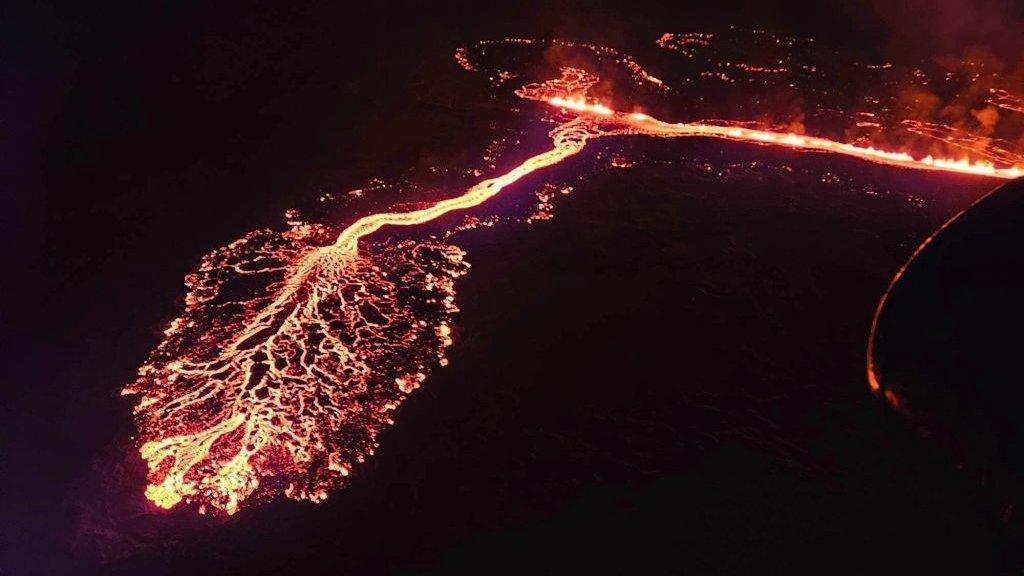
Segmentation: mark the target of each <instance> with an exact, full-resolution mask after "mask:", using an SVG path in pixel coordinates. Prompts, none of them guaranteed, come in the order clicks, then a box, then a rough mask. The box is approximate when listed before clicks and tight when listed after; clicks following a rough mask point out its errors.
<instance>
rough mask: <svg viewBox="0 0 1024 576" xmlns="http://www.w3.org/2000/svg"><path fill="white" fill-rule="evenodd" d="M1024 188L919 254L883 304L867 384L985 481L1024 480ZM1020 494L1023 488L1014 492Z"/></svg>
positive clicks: (1000, 191)
mask: <svg viewBox="0 0 1024 576" xmlns="http://www.w3.org/2000/svg"><path fill="white" fill-rule="evenodd" d="M1022 270H1024V179H1018V180H1015V181H1013V182H1010V183H1008V184H1006V185H1004V186H1001V187H999V188H997V189H996V190H994V191H993V192H991V193H990V194H988V195H987V196H985V197H984V198H982V199H981V200H979V201H978V202H976V203H975V204H974V205H973V206H971V207H970V208H968V209H967V210H965V211H964V212H962V213H960V214H958V215H957V216H955V217H954V218H953V219H951V220H950V221H949V222H947V223H946V224H945V225H943V226H942V227H941V228H940V229H939V231H938V232H936V233H935V234H933V235H932V236H931V237H930V238H928V239H927V240H925V242H924V243H923V244H922V245H921V246H920V247H919V248H918V249H917V251H916V252H915V254H914V255H913V256H912V257H911V258H910V260H909V261H908V262H907V264H905V265H904V267H903V268H902V269H901V270H900V272H899V273H898V274H897V275H896V277H895V278H894V279H893V281H892V283H891V284H890V286H889V289H888V291H887V292H886V294H885V295H884V296H883V298H882V301H881V302H880V303H879V306H878V310H877V312H876V314H875V319H874V322H873V324H872V331H871V336H870V338H869V341H868V380H869V382H870V384H871V387H872V388H873V389H875V390H876V391H878V392H879V393H881V394H882V395H884V397H885V398H886V399H888V400H889V402H890V403H891V404H893V405H894V406H895V407H896V408H897V409H898V410H899V411H900V412H903V413H904V414H906V415H907V416H908V417H909V418H910V420H911V421H912V422H914V424H915V425H917V426H918V427H919V428H920V429H921V431H922V433H924V434H925V435H927V436H930V437H932V438H934V439H935V440H936V441H938V443H939V444H940V445H942V446H943V447H944V448H947V449H948V450H950V451H951V452H952V454H953V456H954V457H955V458H956V459H957V461H958V463H960V464H965V465H967V466H969V467H970V468H972V469H979V470H980V471H981V473H982V476H983V478H985V479H992V480H998V479H1003V480H1009V481H1010V484H1011V485H1016V484H1017V482H1016V480H1017V479H1019V477H1020V475H1021V473H1022V472H1024V374H1022V370H1021V362H1022V360H1024V333H1022V330H1024V272H1022ZM1014 491H1015V492H1016V489H1014Z"/></svg>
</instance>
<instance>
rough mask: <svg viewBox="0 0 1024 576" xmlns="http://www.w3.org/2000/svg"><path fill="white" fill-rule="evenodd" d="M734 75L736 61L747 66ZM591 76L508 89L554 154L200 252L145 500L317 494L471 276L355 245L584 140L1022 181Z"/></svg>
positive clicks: (160, 362) (392, 248) (157, 398)
mask: <svg viewBox="0 0 1024 576" xmlns="http://www.w3.org/2000/svg"><path fill="white" fill-rule="evenodd" d="M711 38H712V37H711V36H710V35H688V36H672V35H666V36H665V37H663V38H662V39H661V40H660V41H659V43H662V44H664V45H665V46H666V47H669V48H672V47H675V48H672V49H678V50H684V49H685V50H689V49H690V48H694V47H704V46H707V44H708V43H709V42H710V41H711ZM504 42H508V43H513V44H517V45H526V46H530V45H532V44H533V42H534V41H532V40H527V39H511V40H506V41H504ZM563 45H565V46H571V47H583V48H585V49H587V50H591V51H594V52H596V53H598V54H600V55H604V56H609V57H611V58H614V59H615V61H616V62H618V63H620V64H623V65H625V66H626V67H627V68H628V69H629V70H630V73H631V74H632V75H633V77H634V78H635V79H636V80H637V82H638V83H640V84H642V85H654V86H657V87H659V89H664V88H662V86H663V85H662V83H661V81H660V80H657V79H656V78H654V77H653V76H650V75H649V74H647V73H646V72H645V71H643V69H642V68H640V67H639V65H637V64H636V63H635V62H634V61H633V60H632V58H630V57H627V56H624V55H622V54H620V53H618V52H615V51H611V50H610V49H601V48H600V47H594V46H589V45H577V44H572V43H563ZM455 57H456V60H457V62H458V64H459V65H460V66H462V67H463V68H465V69H467V70H477V69H479V68H478V67H477V66H476V65H475V64H474V63H473V61H472V60H471V59H470V57H469V55H468V54H467V52H466V50H464V49H459V51H457V52H456V56H455ZM744 66H746V67H745V68H744V67H743V66H737V67H739V68H741V69H744V70H747V71H751V70H754V68H751V67H750V66H748V65H744ZM780 70H782V68H781V67H780V68H779V69H778V70H775V69H772V70H754V71H760V72H771V73H773V74H775V73H778V72H779V71H780ZM509 77H511V76H509ZM596 82H597V78H596V77H595V76H593V75H592V74H589V73H587V72H585V71H583V70H579V69H574V68H566V69H564V70H563V74H562V77H561V78H560V79H557V80H552V81H549V82H545V83H541V84H531V85H527V86H524V87H523V88H521V89H520V90H518V91H517V92H516V93H517V94H518V95H519V96H520V97H522V98H525V99H529V100H535V101H540V102H544V103H547V104H549V105H551V106H553V107H555V108H556V109H557V110H558V111H559V113H558V116H560V118H561V123H560V124H558V125H557V126H556V127H555V128H554V129H553V130H552V131H551V132H550V136H551V139H552V147H551V148H550V149H548V150H546V151H544V152H541V153H539V154H536V155H534V156H531V157H529V158H527V159H526V160H525V161H523V162H522V163H520V164H519V165H518V166H516V167H514V168H512V169H511V170H509V171H508V172H506V173H504V174H501V175H499V176H497V177H494V178H490V179H486V180H483V181H481V182H479V183H478V184H476V185H474V186H472V187H470V188H469V189H467V190H466V191H464V192H463V193H462V194H461V195H458V196H455V197H452V198H448V199H445V200H441V201H439V202H436V203H433V204H429V205H427V206H426V207H423V208H420V209H417V210H412V211H396V212H384V213H379V214H372V215H369V216H366V217H363V218H360V219H359V220H357V221H356V222H354V223H353V224H352V225H350V226H348V227H347V228H345V229H344V230H342V231H341V232H340V233H338V234H337V235H336V236H335V235H333V234H332V233H330V232H329V231H328V230H327V229H326V228H324V227H321V226H315V225H311V224H305V223H302V222H301V221H299V220H298V219H297V218H292V222H291V224H292V228H291V230H289V231H287V232H285V233H274V232H271V231H266V230H264V231H257V232H253V233H250V234H249V235H247V236H245V237H244V238H242V239H240V240H238V241H236V242H234V243H233V244H231V245H229V246H226V247H224V248H221V249H219V250H216V251H214V252H213V253H211V254H209V255H208V256H206V257H205V258H204V259H203V261H202V263H201V265H200V266H199V268H198V269H197V270H196V271H195V272H194V273H192V274H189V275H188V277H187V278H186V285H187V287H188V294H187V296H186V298H185V311H184V313H183V314H182V316H181V317H180V318H178V319H176V320H175V321H174V322H172V323H171V326H170V327H169V328H168V329H167V331H166V332H165V339H164V340H163V342H162V343H161V344H160V345H159V346H158V347H157V348H156V349H155V350H154V351H153V352H152V353H151V355H150V357H149V358H148V360H147V361H146V363H145V364H144V365H143V366H142V367H141V368H140V369H139V376H138V379H137V380H136V381H135V382H134V383H132V384H131V385H129V386H127V387H126V388H125V390H124V393H125V394H138V395H140V398H139V401H138V404H137V406H136V409H135V412H136V417H137V420H138V424H139V428H140V436H141V440H142V444H141V448H140V454H141V456H142V458H143V459H144V460H145V461H146V462H147V464H148V468H149V482H150V484H149V486H148V487H147V488H146V490H145V495H146V497H147V498H148V499H149V500H150V501H152V502H153V503H154V504H155V505H157V506H160V507H163V508H170V507H173V506H175V505H177V504H178V503H179V502H181V501H187V502H195V503H197V504H199V505H200V510H201V511H206V510H208V509H209V510H215V511H224V512H227V513H229V514H230V513H234V512H235V511H237V510H238V508H239V505H240V504H241V503H242V502H243V501H244V500H245V499H247V498H250V497H253V496H254V495H259V494H265V495H271V494H275V493H284V494H285V495H286V496H288V497H291V498H296V499H305V500H311V501H320V500H323V499H324V498H326V497H327V495H328V491H329V490H331V489H334V488H336V487H338V486H340V485H341V484H342V483H343V482H344V479H345V477H347V476H348V475H349V474H350V472H351V470H352V469H353V468H354V467H355V465H356V464H358V463H360V462H363V461H364V460H365V459H366V458H367V457H369V456H370V455H372V454H373V452H374V449H375V448H376V443H375V439H376V437H377V435H378V434H379V433H380V431H381V430H382V429H383V428H384V427H385V426H387V425H388V424H390V423H391V422H392V420H391V413H392V412H393V411H394V410H395V409H396V408H397V407H398V406H399V405H400V404H401V402H402V400H403V399H404V398H405V396H406V395H407V394H409V393H411V392H412V391H414V390H415V389H416V388H418V387H419V386H420V385H421V384H422V383H423V382H424V381H425V379H426V378H427V377H428V375H429V374H430V371H431V369H432V368H433V367H434V366H435V365H436V364H441V365H444V364H446V362H447V361H446V360H445V359H444V350H445V348H446V347H448V346H449V345H451V343H452V329H451V316H452V314H454V313H455V312H456V311H457V307H456V306H455V303H454V297H455V290H454V279H455V278H457V277H458V276H460V275H461V274H463V273H465V272H466V270H467V269H468V264H467V263H465V262H464V261H463V256H464V254H463V253H462V252H461V251H460V250H459V249H458V248H455V247H453V246H450V245H447V244H442V243H434V242H413V241H406V242H399V243H394V242H392V243H391V244H381V245H374V244H370V245H364V246H362V247H361V246H360V240H362V239H364V238H365V237H367V236H368V235H370V234H373V233H374V232H376V231H377V230H379V229H381V228H382V227H384V226H413V225H418V224H422V223H425V222H429V221H431V220H434V219H437V218H438V217H440V216H442V215H445V214H448V213H450V212H453V211H457V210H465V209H468V208H472V207H475V206H478V205H480V204H481V203H483V202H485V201H487V200H488V199H490V198H492V197H494V196H495V195H496V194H498V193H499V192H501V191H502V190H503V189H504V188H506V187H507V186H509V185H511V184H513V183H515V182H516V181H518V180H520V179H522V178H523V177H524V176H526V175H528V174H530V173H533V172H535V171H538V170H541V169H543V168H546V167H549V166H552V165H554V164H557V163H559V162H562V161H563V160H565V159H566V158H569V157H570V156H573V155H575V154H577V153H579V152H580V151H581V150H582V149H583V148H584V146H585V145H586V143H587V141H588V140H589V139H591V138H596V137H601V136H624V135H645V136H654V137H666V138H667V137H684V136H699V137H710V138H723V139H728V140H734V141H740V142H750V143H756V144H765V145H767V144H770V145H777V146H784V147H788V148H793V149H797V150H803V151H816V152H829V153H836V154H843V155H847V156H853V157H856V158H861V159H864V160H868V161H871V162H877V163H881V164H887V165H892V166H899V167H904V168H914V169H921V170H942V171H950V172H958V173H964V174H976V175H984V176H991V177H998V178H1015V177H1019V176H1024V168H1022V167H1021V166H1017V165H1005V166H997V165H996V164H995V163H993V162H990V161H987V160H976V161H969V160H967V159H966V158H961V159H952V158H937V157H933V156H922V157H915V156H912V155H911V154H908V153H905V152H896V151H888V150H881V149H876V148H873V147H870V146H861V145H855V144H848V143H842V142H837V141H834V140H829V139H826V138H820V137H814V136H808V135H804V134H797V133H793V132H789V131H772V130H763V129H756V128H751V127H746V126H738V125H724V126H723V125H718V124H711V123H702V122H690V123H669V122H665V121H662V120H658V119H656V118H653V117H652V116H650V115H647V114H644V113H641V112H619V111H616V110H614V109H613V108H612V107H610V106H609V105H607V104H604V103H601V102H599V101H597V100H596V99H594V98H591V97H588V95H587V93H588V91H589V90H590V89H591V88H592V87H593V86H594V85H595V83H596ZM993 99H998V102H999V104H1000V105H1001V106H1003V107H1006V108H1010V107H1012V106H1013V105H1015V104H1014V103H1015V102H1016V101H1014V100H1013V99H1012V98H1011V97H1010V96H1008V95H1006V94H1003V93H998V94H994V95H993ZM566 115H571V116H574V117H569V118H566ZM925 128H927V127H925ZM925 128H921V129H922V130H924V129H925ZM616 165H621V166H626V165H628V164H627V163H626V161H625V160H623V161H622V162H620V163H619V164H616ZM552 189H553V188H552ZM569 189H570V188H566V189H565V190H564V191H568V190H569ZM544 190H545V191H544V192H543V194H540V195H538V199H539V201H540V202H541V206H542V207H543V206H544V205H546V204H547V203H548V201H549V200H550V199H551V196H552V193H551V190H549V189H544ZM355 192H358V191H353V193H351V194H355ZM360 194H361V192H360ZM356 195H358V194H356ZM533 219H543V218H542V217H536V218H533ZM528 221H532V220H531V219H528Z"/></svg>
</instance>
